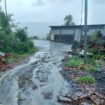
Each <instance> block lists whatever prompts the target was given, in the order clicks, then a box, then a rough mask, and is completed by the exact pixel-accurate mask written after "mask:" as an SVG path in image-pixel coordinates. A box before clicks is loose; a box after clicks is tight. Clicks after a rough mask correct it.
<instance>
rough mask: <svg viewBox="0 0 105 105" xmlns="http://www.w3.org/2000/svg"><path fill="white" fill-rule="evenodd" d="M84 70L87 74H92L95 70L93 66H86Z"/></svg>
mask: <svg viewBox="0 0 105 105" xmlns="http://www.w3.org/2000/svg"><path fill="white" fill-rule="evenodd" d="M85 69H86V71H88V72H94V71H96V68H95V66H94V65H87V66H86V68H85Z"/></svg>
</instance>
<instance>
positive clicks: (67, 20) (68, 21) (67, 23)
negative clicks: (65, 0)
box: [64, 15, 75, 26]
mask: <svg viewBox="0 0 105 105" xmlns="http://www.w3.org/2000/svg"><path fill="white" fill-rule="evenodd" d="M64 21H65V26H70V25H75V23H74V22H73V17H72V15H67V16H65V18H64Z"/></svg>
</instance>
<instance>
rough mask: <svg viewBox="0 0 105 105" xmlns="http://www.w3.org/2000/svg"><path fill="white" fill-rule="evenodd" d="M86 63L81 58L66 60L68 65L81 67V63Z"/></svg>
mask: <svg viewBox="0 0 105 105" xmlns="http://www.w3.org/2000/svg"><path fill="white" fill-rule="evenodd" d="M82 64H84V63H83V61H82V60H81V59H79V58H70V59H69V60H68V61H66V63H65V66H68V67H79V66H80V65H82Z"/></svg>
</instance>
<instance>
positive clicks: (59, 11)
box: [2, 0, 105, 34]
mask: <svg viewBox="0 0 105 105" xmlns="http://www.w3.org/2000/svg"><path fill="white" fill-rule="evenodd" d="M81 1H82V0H7V7H8V13H12V14H13V15H14V16H13V18H14V19H15V20H17V21H19V22H21V23H22V25H23V26H24V25H27V26H28V27H29V30H31V32H32V30H33V32H32V33H35V34H45V33H47V32H48V31H49V28H48V26H49V25H63V24H64V21H63V18H64V17H65V15H67V14H71V15H72V16H73V17H74V22H75V23H76V24H81V9H82V2H81ZM2 6H3V3H2ZM3 8H4V6H3ZM31 23H32V24H33V26H31ZM38 23H39V24H40V25H38ZM88 23H89V24H105V0H89V14H88ZM45 27H46V28H45ZM32 28H33V29H32ZM37 30H38V31H37ZM39 30H40V32H39Z"/></svg>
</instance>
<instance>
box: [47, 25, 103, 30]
mask: <svg viewBox="0 0 105 105" xmlns="http://www.w3.org/2000/svg"><path fill="white" fill-rule="evenodd" d="M49 27H50V28H52V29H70V28H84V25H73V26H49ZM97 27H100V28H104V27H105V24H93V25H88V28H97Z"/></svg>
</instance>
